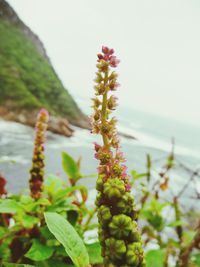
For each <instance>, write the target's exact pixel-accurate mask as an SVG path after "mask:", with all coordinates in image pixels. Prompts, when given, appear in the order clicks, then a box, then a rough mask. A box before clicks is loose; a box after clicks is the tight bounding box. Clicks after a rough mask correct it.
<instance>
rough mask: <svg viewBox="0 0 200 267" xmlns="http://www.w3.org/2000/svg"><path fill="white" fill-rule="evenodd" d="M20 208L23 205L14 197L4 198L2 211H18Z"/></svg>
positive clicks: (1, 205) (0, 206)
mask: <svg viewBox="0 0 200 267" xmlns="http://www.w3.org/2000/svg"><path fill="white" fill-rule="evenodd" d="M19 210H21V207H20V205H19V204H18V203H17V202H16V200H14V199H3V200H2V201H1V203H0V213H16V212H18V211H19Z"/></svg>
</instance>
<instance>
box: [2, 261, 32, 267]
mask: <svg viewBox="0 0 200 267" xmlns="http://www.w3.org/2000/svg"><path fill="white" fill-rule="evenodd" d="M2 267H36V266H35V265H28V264H17V263H6V262H3V263H2Z"/></svg>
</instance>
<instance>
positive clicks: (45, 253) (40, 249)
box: [25, 240, 54, 261]
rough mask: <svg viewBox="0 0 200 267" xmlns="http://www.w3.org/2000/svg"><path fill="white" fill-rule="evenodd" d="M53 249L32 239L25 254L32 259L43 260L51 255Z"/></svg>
mask: <svg viewBox="0 0 200 267" xmlns="http://www.w3.org/2000/svg"><path fill="white" fill-rule="evenodd" d="M53 252H54V249H53V248H52V247H48V246H47V245H43V244H42V243H40V242H39V241H38V240H34V241H33V244H32V246H31V248H30V249H29V251H28V252H27V253H26V254H25V256H26V257H27V258H29V259H31V260H33V261H43V260H46V259H48V258H50V257H51V256H52V254H53Z"/></svg>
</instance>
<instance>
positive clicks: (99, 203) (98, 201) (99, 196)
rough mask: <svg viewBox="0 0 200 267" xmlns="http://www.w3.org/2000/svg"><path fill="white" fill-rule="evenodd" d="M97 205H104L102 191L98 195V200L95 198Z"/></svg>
mask: <svg viewBox="0 0 200 267" xmlns="http://www.w3.org/2000/svg"><path fill="white" fill-rule="evenodd" d="M95 205H96V206H97V207H99V206H101V205H102V194H101V193H98V194H97V196H96V200H95Z"/></svg>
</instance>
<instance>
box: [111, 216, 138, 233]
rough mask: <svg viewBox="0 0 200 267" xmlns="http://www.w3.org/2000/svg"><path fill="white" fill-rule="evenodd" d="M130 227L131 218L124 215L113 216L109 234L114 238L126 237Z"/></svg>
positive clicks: (131, 224)
mask: <svg viewBox="0 0 200 267" xmlns="http://www.w3.org/2000/svg"><path fill="white" fill-rule="evenodd" d="M132 227H133V222H132V220H131V218H130V217H128V216H126V215H124V214H120V215H115V216H113V218H112V221H111V223H109V229H110V233H111V235H113V236H114V237H116V238H123V237H125V236H128V235H129V234H130V232H131V230H132Z"/></svg>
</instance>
